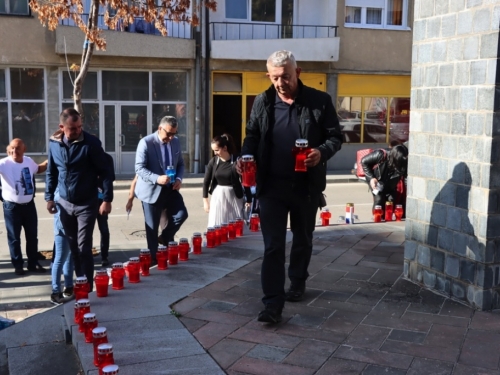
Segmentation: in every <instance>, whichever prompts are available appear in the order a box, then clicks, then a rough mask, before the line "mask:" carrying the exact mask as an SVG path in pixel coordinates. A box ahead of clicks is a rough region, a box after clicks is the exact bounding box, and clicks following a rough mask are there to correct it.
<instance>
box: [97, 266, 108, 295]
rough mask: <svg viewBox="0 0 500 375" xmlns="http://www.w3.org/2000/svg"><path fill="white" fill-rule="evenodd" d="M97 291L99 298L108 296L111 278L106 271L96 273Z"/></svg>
mask: <svg viewBox="0 0 500 375" xmlns="http://www.w3.org/2000/svg"><path fill="white" fill-rule="evenodd" d="M94 282H95V291H96V295H97V297H107V296H108V286H109V276H108V271H106V270H97V271H96V273H95V278H94Z"/></svg>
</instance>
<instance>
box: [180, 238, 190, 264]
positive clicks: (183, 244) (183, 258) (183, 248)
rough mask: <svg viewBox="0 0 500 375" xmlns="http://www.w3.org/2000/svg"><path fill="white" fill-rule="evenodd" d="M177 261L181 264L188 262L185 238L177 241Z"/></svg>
mask: <svg viewBox="0 0 500 375" xmlns="http://www.w3.org/2000/svg"><path fill="white" fill-rule="evenodd" d="M179 260H180V261H182V262H185V261H187V260H189V241H188V239H187V238H181V239H180V240H179Z"/></svg>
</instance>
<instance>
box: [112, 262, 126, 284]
mask: <svg viewBox="0 0 500 375" xmlns="http://www.w3.org/2000/svg"><path fill="white" fill-rule="evenodd" d="M124 277H125V270H124V269H123V263H119V262H117V263H113V265H112V266H111V287H112V288H113V289H115V290H121V289H123V278H124Z"/></svg>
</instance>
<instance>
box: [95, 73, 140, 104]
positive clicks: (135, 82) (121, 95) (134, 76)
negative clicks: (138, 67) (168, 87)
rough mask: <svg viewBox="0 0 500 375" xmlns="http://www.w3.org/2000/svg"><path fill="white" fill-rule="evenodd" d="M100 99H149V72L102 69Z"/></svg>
mask: <svg viewBox="0 0 500 375" xmlns="http://www.w3.org/2000/svg"><path fill="white" fill-rule="evenodd" d="M102 99H103V100H113V101H149V73H148V72H127V71H103V72H102Z"/></svg>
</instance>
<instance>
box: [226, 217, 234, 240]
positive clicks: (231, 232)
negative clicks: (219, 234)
mask: <svg viewBox="0 0 500 375" xmlns="http://www.w3.org/2000/svg"><path fill="white" fill-rule="evenodd" d="M227 238H228V239H230V240H234V239H235V238H236V220H229V224H228V226H227Z"/></svg>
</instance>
